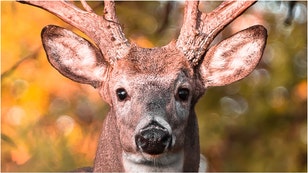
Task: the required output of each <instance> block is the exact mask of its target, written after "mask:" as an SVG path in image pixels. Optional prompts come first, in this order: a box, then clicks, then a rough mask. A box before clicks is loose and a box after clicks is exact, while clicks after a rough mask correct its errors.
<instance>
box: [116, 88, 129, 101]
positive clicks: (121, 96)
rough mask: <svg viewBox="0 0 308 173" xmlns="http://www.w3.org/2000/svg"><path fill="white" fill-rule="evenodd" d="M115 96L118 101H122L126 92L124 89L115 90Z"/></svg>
mask: <svg viewBox="0 0 308 173" xmlns="http://www.w3.org/2000/svg"><path fill="white" fill-rule="evenodd" d="M116 94H117V96H118V99H119V101H124V100H125V99H126V98H127V96H128V94H127V91H126V90H125V89H124V88H119V89H117V90H116Z"/></svg>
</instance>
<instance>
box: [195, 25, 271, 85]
mask: <svg viewBox="0 0 308 173" xmlns="http://www.w3.org/2000/svg"><path fill="white" fill-rule="evenodd" d="M266 38H267V31H266V29H265V28H264V27H263V26H261V25H255V26H252V27H250V28H247V29H245V30H242V31H240V32H238V33H236V34H234V35H233V36H231V37H229V38H227V39H225V40H223V41H222V42H220V43H218V44H217V45H215V46H213V47H211V48H210V49H209V50H208V52H207V53H206V55H205V57H204V60H203V62H202V64H201V66H200V73H201V76H202V79H203V82H204V85H205V87H211V86H223V85H227V84H230V83H233V82H235V81H238V80H240V79H242V78H244V77H246V76H247V75H248V74H250V73H251V72H252V71H253V70H254V69H255V67H256V66H257V64H258V63H259V61H260V59H261V57H262V54H263V50H264V48H265V45H266Z"/></svg>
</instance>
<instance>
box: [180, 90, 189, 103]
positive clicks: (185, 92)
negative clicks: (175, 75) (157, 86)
mask: <svg viewBox="0 0 308 173" xmlns="http://www.w3.org/2000/svg"><path fill="white" fill-rule="evenodd" d="M178 97H179V98H180V99H181V100H182V101H187V100H188V97H189V90H188V89H187V88H181V89H179V91H178Z"/></svg>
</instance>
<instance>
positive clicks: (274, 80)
mask: <svg viewBox="0 0 308 173" xmlns="http://www.w3.org/2000/svg"><path fill="white" fill-rule="evenodd" d="M89 4H90V5H91V7H92V8H93V9H95V11H96V12H97V13H98V14H100V15H101V14H102V12H103V10H102V8H103V4H102V3H101V2H90V3H89ZM218 4H219V2H216V1H211V2H204V1H202V2H201V3H200V9H201V10H202V11H204V12H209V11H211V10H212V9H214V8H215V7H217V5H218ZM77 5H78V6H79V7H81V6H80V4H79V3H77ZM117 14H118V17H119V19H120V22H121V23H122V24H123V28H124V31H125V34H126V36H127V37H129V38H130V39H131V40H132V41H133V42H136V43H138V44H139V45H141V46H143V47H155V46H161V45H165V44H167V43H168V42H170V41H171V40H172V39H175V38H176V37H177V35H178V33H179V30H180V26H181V22H182V17H183V3H182V2H177V1H175V2H166V1H163V2H159V1H157V2H124V1H121V2H117ZM48 24H55V25H59V26H62V27H65V28H69V29H73V30H74V31H75V32H76V33H78V34H80V35H82V36H84V35H83V34H82V33H80V32H79V31H77V30H76V29H74V28H72V27H71V26H69V25H67V24H65V23H64V22H62V21H61V20H59V19H58V18H57V17H55V16H53V15H51V14H49V13H48V12H46V11H43V10H41V9H39V8H35V7H32V6H28V5H23V4H20V3H17V2H3V1H1V46H2V47H1V171H8V172H9V171H13V172H17V171H26V172H37V171H40V172H41V171H69V170H74V169H76V168H78V167H83V166H92V165H93V160H94V157H95V151H96V146H97V141H98V136H99V134H100V128H101V126H102V122H103V119H104V116H105V115H106V113H107V112H108V109H109V108H108V105H107V104H106V103H105V102H103V101H102V100H101V99H100V97H99V94H98V92H96V90H95V89H93V88H92V87H90V86H87V85H81V84H78V83H75V82H73V81H70V80H69V79H67V78H65V77H63V76H62V75H60V74H59V73H58V72H57V71H56V70H55V69H53V68H52V67H51V65H50V64H49V63H48V61H47V59H46V55H45V53H44V51H43V48H42V44H41V41H40V32H41V30H42V28H43V27H44V26H46V25H48ZM255 24H262V25H264V26H265V27H266V28H267V30H268V35H269V37H268V40H267V46H266V49H265V52H264V55H263V58H262V61H261V62H260V64H259V65H258V67H257V69H256V70H254V71H253V72H252V74H250V75H249V76H248V77H247V78H245V79H244V80H242V81H240V82H236V83H234V84H232V85H229V86H225V87H218V88H210V89H208V90H207V92H206V94H205V96H203V97H202V99H201V100H200V101H199V103H198V104H197V106H196V112H197V115H198V119H199V128H200V140H201V152H202V153H203V154H204V155H205V156H206V158H207V161H208V164H209V171H267V172H270V171H276V172H280V171H292V172H298V171H307V2H306V1H298V2H295V1H292V2H287V1H282V2H280V1H268V2H267V1H261V2H257V3H256V4H255V5H254V6H253V7H251V8H250V9H249V10H248V11H246V12H245V13H244V14H243V15H242V16H241V17H239V18H238V19H236V20H235V21H234V22H233V23H231V24H230V25H229V26H228V27H227V28H226V29H225V30H224V31H223V32H222V33H221V34H220V35H219V36H218V37H217V39H216V40H215V42H218V41H219V40H221V39H223V38H225V37H228V36H230V35H231V34H233V33H235V32H237V31H239V30H241V29H244V28H247V27H249V26H251V25H255ZM106 142H108V141H106Z"/></svg>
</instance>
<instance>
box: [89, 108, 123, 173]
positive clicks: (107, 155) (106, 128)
mask: <svg viewBox="0 0 308 173" xmlns="http://www.w3.org/2000/svg"><path fill="white" fill-rule="evenodd" d="M93 171H94V172H124V168H123V164H122V148H121V143H120V137H119V130H118V128H117V126H116V118H115V116H114V113H113V111H112V110H111V111H110V112H109V113H108V115H107V116H106V118H105V120H104V123H103V129H102V132H101V135H100V138H99V142H98V147H97V152H96V156H95V161H94V168H93Z"/></svg>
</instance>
